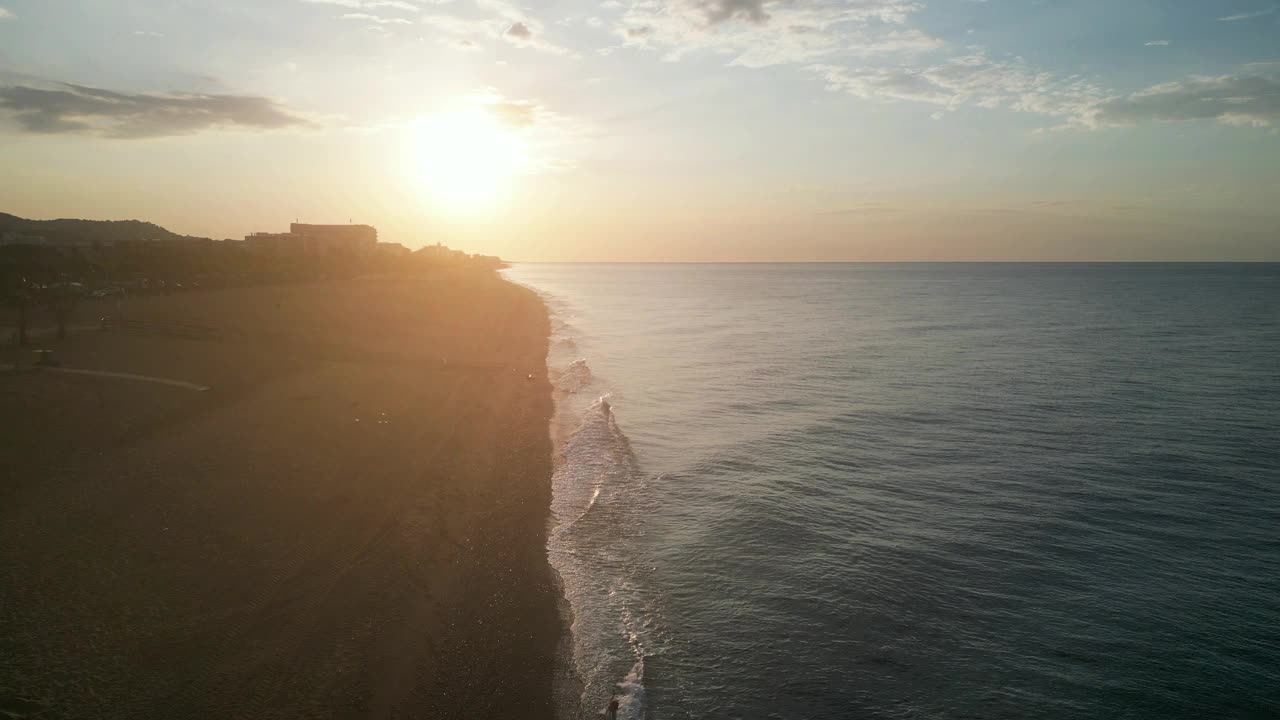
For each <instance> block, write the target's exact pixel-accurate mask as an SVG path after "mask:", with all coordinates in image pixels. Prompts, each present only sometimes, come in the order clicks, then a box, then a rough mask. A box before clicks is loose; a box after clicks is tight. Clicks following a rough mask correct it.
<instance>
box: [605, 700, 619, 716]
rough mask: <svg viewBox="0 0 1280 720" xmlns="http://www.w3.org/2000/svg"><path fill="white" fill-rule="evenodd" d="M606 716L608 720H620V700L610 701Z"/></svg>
mask: <svg viewBox="0 0 1280 720" xmlns="http://www.w3.org/2000/svg"><path fill="white" fill-rule="evenodd" d="M604 716H605V718H606V720H618V698H610V699H609V709H608V710H607V711H606V712H605V714H604Z"/></svg>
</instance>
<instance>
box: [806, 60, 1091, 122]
mask: <svg viewBox="0 0 1280 720" xmlns="http://www.w3.org/2000/svg"><path fill="white" fill-rule="evenodd" d="M809 70H810V71H812V72H814V73H817V74H818V75H819V76H820V77H822V78H823V79H824V80H825V81H826V82H827V89H829V90H832V91H835V92H844V93H848V94H850V95H853V96H855V97H859V98H864V99H868V100H877V101H882V102H919V103H927V104H930V105H942V106H945V107H947V108H948V109H951V110H954V109H957V108H959V107H961V106H965V105H974V106H977V107H980V108H985V109H995V108H1007V109H1010V110H1013V111H1016V112H1029V113H1036V114H1041V115H1049V116H1055V117H1062V118H1067V119H1070V118H1078V117H1080V116H1081V114H1082V113H1083V112H1084V111H1085V110H1086V109H1087V108H1088V107H1089V106H1090V105H1091V104H1092V103H1094V102H1096V101H1098V100H1100V99H1102V98H1104V97H1106V94H1105V93H1104V92H1103V90H1102V89H1101V88H1099V87H1098V86H1096V85H1095V84H1093V83H1092V82H1090V81H1088V80H1086V79H1084V78H1082V77H1079V76H1074V75H1073V76H1068V77H1061V78H1060V77H1056V76H1054V75H1052V74H1050V73H1046V72H1043V71H1040V70H1037V69H1035V68H1033V67H1031V66H1030V65H1028V64H1027V63H1026V62H1024V61H1022V60H1021V59H1014V60H993V59H991V58H989V57H988V56H987V55H986V54H985V53H982V52H974V53H972V54H969V55H962V56H959V57H953V58H950V59H948V60H946V61H944V62H940V63H936V64H932V65H926V66H923V67H909V66H906V65H895V66H891V67H843V66H837V65H829V64H815V65H811V66H809Z"/></svg>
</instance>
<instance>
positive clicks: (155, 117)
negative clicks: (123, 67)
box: [0, 83, 307, 138]
mask: <svg viewBox="0 0 1280 720" xmlns="http://www.w3.org/2000/svg"><path fill="white" fill-rule="evenodd" d="M58 87H59V88H60V89H56V90H49V89H42V88H35V87H28V86H23V85H17V86H8V87H0V109H3V110H5V111H7V112H8V113H9V114H10V115H11V116H12V117H13V119H14V120H15V121H17V123H18V125H19V126H20V127H22V129H24V130H26V131H27V132H32V133H78V134H88V135H101V136H105V137H111V138H149V137H162V136H166V135H186V134H191V133H196V132H200V131H203V130H210V129H213V128H217V127H229V126H240V127H250V128H257V129H277V128H283V127H289V126H299V125H306V124H307V123H306V121H305V120H303V119H301V118H298V117H296V116H294V115H291V114H289V113H287V112H285V111H284V110H283V109H282V108H281V107H280V106H279V105H278V104H276V103H275V102H274V101H272V100H270V99H268V98H264V97H255V96H246V95H203V94H178V93H174V94H165V95H160V94H141V93H140V94H130V93H119V92H113V91H110V90H102V89H100V88H93V87H87V86H84V85H73V84H70V83H63V84H61V85H59V86H58Z"/></svg>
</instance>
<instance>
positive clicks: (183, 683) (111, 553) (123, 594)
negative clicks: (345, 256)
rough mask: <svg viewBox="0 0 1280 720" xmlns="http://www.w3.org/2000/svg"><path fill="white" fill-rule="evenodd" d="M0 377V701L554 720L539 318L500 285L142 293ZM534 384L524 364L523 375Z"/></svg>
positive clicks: (543, 337)
mask: <svg viewBox="0 0 1280 720" xmlns="http://www.w3.org/2000/svg"><path fill="white" fill-rule="evenodd" d="M99 312H110V313H113V314H116V315H122V316H124V317H126V318H129V319H131V320H135V321H142V322H144V323H147V324H149V325H150V326H151V327H171V326H172V324H173V323H187V324H192V323H194V324H197V325H200V326H202V327H204V328H208V329H211V330H212V331H213V332H214V333H216V334H217V335H218V337H217V338H216V339H210V338H202V339H184V338H180V337H174V336H172V335H169V334H163V333H162V334H145V333H138V332H131V331H121V330H107V331H102V332H82V333H76V334H74V335H73V336H72V337H70V338H68V339H67V340H65V341H63V342H61V343H57V344H54V343H48V345H49V346H50V347H56V348H57V352H58V356H59V359H60V360H61V361H62V362H63V364H64V366H66V367H71V368H89V369H97V370H105V371H113V372H124V373H132V374H140V375H148V376H157V377H161V378H168V379H174V380H181V381H184V382H189V383H195V384H198V385H207V386H209V387H210V389H209V390H206V391H195V390H191V389H187V388H182V387H176V386H172V385H163V384H157V383H149V382H142V381H135V380H128V379H119V378H107V377H98V376H87V375H73V374H67V373H58V372H49V371H40V370H29V371H23V372H12V371H9V372H2V373H0V417H3V418H4V424H5V428H4V430H5V432H4V433H2V434H0V435H2V437H0V457H3V458H4V462H3V463H2V467H0V483H3V485H2V486H0V710H8V711H11V712H14V713H16V714H18V715H19V716H29V717H60V718H62V717H66V718H72V717H95V718H144V717H145V718H219V719H226V718H274V717H280V718H294V717H380V718H381V717H406V718H408V717H413V718H450V717H459V718H461V717H497V716H512V717H515V716H518V717H521V718H549V717H551V716H552V714H553V708H552V675H553V672H554V656H555V650H556V645H557V642H558V641H559V639H560V632H561V630H560V624H559V621H558V618H557V613H556V591H555V588H554V586H553V582H552V576H551V570H550V567H549V565H548V563H547V557H546V547H545V537H546V522H547V516H548V512H549V505H550V473H551V446H550V439H549V437H548V423H549V419H550V415H551V412H552V404H551V392H550V386H549V384H548V381H547V377H546V367H545V358H546V351H547V334H548V327H547V318H546V313H545V310H544V308H543V307H542V304H541V302H540V301H539V300H538V298H537V297H536V296H535V295H534V294H533V293H532V292H530V291H528V290H526V289H524V288H520V287H517V286H515V285H513V284H510V283H507V282H505V281H502V280H501V279H499V278H498V277H496V276H495V275H494V274H493V273H485V272H479V271H449V272H440V273H437V274H434V275H428V276H425V277H418V278H365V279H358V280H351V281H335V282H323V283H311V284H297V285H280V286H263V287H256V288H239V289H232V290H221V291H208V292H192V293H186V294H181V295H172V296H165V297H150V298H139V299H132V300H129V301H126V302H125V303H124V304H123V305H121V306H119V307H115V306H114V304H113V303H107V304H106V305H104V306H99V307H85V308H82V309H81V312H80V321H81V322H83V321H84V316H85V314H86V313H88V314H95V313H99ZM530 376H532V377H530Z"/></svg>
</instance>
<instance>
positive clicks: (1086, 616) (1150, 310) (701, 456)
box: [507, 264, 1280, 719]
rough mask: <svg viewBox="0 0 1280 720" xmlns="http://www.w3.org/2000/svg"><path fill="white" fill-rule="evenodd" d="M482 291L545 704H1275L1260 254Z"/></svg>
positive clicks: (629, 280)
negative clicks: (544, 356) (516, 450)
mask: <svg viewBox="0 0 1280 720" xmlns="http://www.w3.org/2000/svg"><path fill="white" fill-rule="evenodd" d="M507 272H508V275H509V277H511V278H512V279H513V280H515V281H517V282H521V283H524V284H526V285H530V286H532V287H534V288H535V289H537V290H538V291H539V292H541V293H542V294H543V296H544V297H545V298H546V300H547V303H548V306H549V308H550V309H551V311H552V314H553V325H554V335H553V338H552V341H553V345H552V351H551V357H550V365H551V368H552V371H553V374H554V375H555V376H556V378H557V382H558V388H559V389H558V391H557V392H558V400H559V421H558V426H557V428H556V430H555V434H556V437H557V440H558V441H559V443H560V445H559V451H560V453H561V462H560V465H559V469H558V471H557V473H556V477H555V480H554V483H555V500H554V508H553V510H554V516H555V519H554V526H553V528H554V529H553V530H552V536H551V539H550V542H549V547H548V549H549V553H550V556H551V560H552V563H553V565H554V566H555V567H556V569H557V570H558V571H559V572H560V574H561V577H562V579H563V582H564V588H565V592H566V595H567V597H568V600H569V604H570V606H571V608H572V611H573V626H572V627H573V630H572V633H573V634H572V642H573V653H572V657H571V658H569V662H570V663H571V665H572V667H573V668H574V670H575V672H576V675H577V677H578V679H579V683H578V684H574V683H571V682H566V683H565V685H564V687H563V688H561V690H562V692H563V693H564V696H565V698H566V701H565V705H566V709H565V713H564V714H565V716H566V717H594V716H596V715H597V713H599V712H600V711H601V709H603V708H604V707H605V705H606V704H607V703H608V701H609V698H610V696H611V695H614V694H616V695H617V697H618V698H619V699H620V701H621V703H622V712H621V715H622V716H623V717H633V718H658V719H667V718H670V719H675V718H699V719H702V718H736V717H741V718H819V717H864V718H1161V719H1169V718H1249V717H1258V718H1263V717H1280V266H1276V265H1254V266H1247V265H1020V264H1018V265H518V266H516V267H514V268H512V269H511V270H509V271H507Z"/></svg>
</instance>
